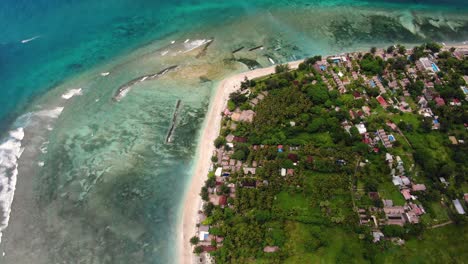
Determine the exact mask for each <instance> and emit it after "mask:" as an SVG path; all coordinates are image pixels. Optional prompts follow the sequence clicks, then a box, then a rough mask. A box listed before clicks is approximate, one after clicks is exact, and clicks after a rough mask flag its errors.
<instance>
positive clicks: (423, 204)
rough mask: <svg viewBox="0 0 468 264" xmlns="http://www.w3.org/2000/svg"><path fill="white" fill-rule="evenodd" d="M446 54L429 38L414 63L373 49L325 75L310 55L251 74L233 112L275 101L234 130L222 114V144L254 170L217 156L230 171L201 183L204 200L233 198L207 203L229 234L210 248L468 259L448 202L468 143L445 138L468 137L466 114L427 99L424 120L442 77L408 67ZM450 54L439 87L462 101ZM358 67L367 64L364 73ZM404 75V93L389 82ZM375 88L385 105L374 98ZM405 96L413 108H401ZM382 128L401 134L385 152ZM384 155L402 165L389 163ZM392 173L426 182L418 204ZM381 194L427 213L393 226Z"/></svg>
mask: <svg viewBox="0 0 468 264" xmlns="http://www.w3.org/2000/svg"><path fill="white" fill-rule="evenodd" d="M440 49H441V47H440V46H438V44H435V43H427V44H424V45H423V46H421V47H417V48H416V49H415V52H414V53H413V57H412V58H411V59H407V56H406V55H407V54H406V48H405V47H403V46H400V45H398V46H396V47H394V46H391V47H389V48H388V49H387V50H386V52H387V53H388V54H392V56H393V58H392V59H389V60H387V61H384V60H383V59H382V58H381V57H379V52H378V50H376V49H373V50H372V52H371V53H367V54H364V55H363V56H362V57H360V55H359V56H358V57H359V59H357V58H356V57H354V58H353V59H352V60H351V64H352V65H354V67H353V69H350V67H348V66H346V65H345V64H344V63H335V62H333V63H330V62H329V64H328V66H327V67H328V69H327V70H326V71H324V72H322V69H320V71H318V70H317V69H318V67H317V64H316V63H317V62H319V61H321V60H322V58H321V57H314V58H310V59H306V60H305V62H304V63H302V64H301V65H299V68H298V69H297V70H294V71H291V70H289V68H288V67H285V66H284V65H278V66H277V67H276V74H274V75H271V76H268V77H264V78H261V79H258V80H254V81H250V80H247V79H246V80H244V82H243V83H242V85H241V86H242V89H241V91H238V92H235V93H233V94H232V95H231V97H230V101H229V104H228V108H229V109H230V110H235V109H236V108H239V110H242V109H247V108H245V107H244V106H245V105H246V104H249V102H252V100H254V99H257V98H258V97H257V96H258V95H259V94H261V95H264V94H267V96H264V98H262V99H261V100H257V101H256V104H255V105H254V106H250V107H249V108H248V109H252V110H253V111H254V112H255V117H254V120H253V122H251V123H249V122H238V123H236V128H235V129H234V128H232V129H231V127H230V125H229V127H228V125H227V124H231V122H233V121H231V120H229V117H225V120H224V121H223V122H224V123H223V124H224V125H225V126H224V127H223V128H222V129H223V132H222V136H220V137H219V138H218V139H216V141H215V146H216V147H217V148H218V149H220V151H225V152H224V153H226V152H229V158H231V159H234V160H236V162H237V161H239V162H242V163H243V168H244V169H249V170H250V169H252V168H253V167H254V169H255V172H254V173H251V172H249V173H244V171H243V170H242V169H240V170H235V169H230V167H229V166H227V165H226V163H224V164H223V165H221V161H218V160H217V158H216V159H213V160H212V161H213V163H215V164H216V165H217V166H220V167H221V166H223V171H226V170H227V171H229V177H222V178H223V179H219V178H221V177H217V178H216V177H211V178H209V179H208V180H207V182H206V184H205V187H204V188H202V190H201V196H202V198H203V200H205V201H213V200H216V199H210V196H211V195H214V196H216V195H218V196H219V195H226V196H229V198H228V204H227V205H223V206H221V205H220V206H215V205H214V204H213V203H211V202H208V203H206V204H205V206H204V213H205V214H206V216H207V217H208V218H207V220H205V222H203V224H209V225H210V234H214V235H216V236H219V237H222V238H224V240H223V242H222V246H219V247H217V248H216V250H215V251H214V252H211V253H210V254H212V255H213V256H214V257H215V260H216V263H395V262H402V263H431V262H434V263H463V261H464V260H466V259H467V258H468V253H467V252H466V250H464V241H466V240H467V239H468V232H466V231H467V230H466V229H467V228H468V227H467V220H466V217H465V216H460V215H458V214H457V213H456V211H455V210H454V208H453V205H452V204H451V200H453V199H463V193H464V192H467V189H468V182H467V177H466V171H467V165H468V163H467V159H466V153H468V149H467V145H466V144H456V145H454V144H452V143H451V142H450V141H449V139H448V135H454V136H456V138H457V139H460V140H468V137H467V136H466V129H465V127H464V123H468V115H467V113H468V111H467V110H468V109H467V106H466V105H465V104H464V105H462V106H459V107H458V108H457V107H453V106H451V105H448V104H446V105H443V106H435V103H434V102H430V103H428V105H429V106H428V107H430V109H431V111H432V112H433V115H432V116H430V117H423V116H422V115H421V114H420V113H418V110H419V108H420V107H421V106H420V105H419V104H420V102H419V98H420V96H421V95H422V93H423V90H425V89H428V88H427V86H428V82H431V83H432V82H436V80H435V78H436V77H435V76H434V75H428V74H427V73H425V72H420V71H417V70H415V71H414V73H413V74H412V75H411V76H410V74H409V73H408V70H407V69H408V68H416V66H415V61H416V60H417V59H419V58H420V57H422V56H427V55H428V53H434V52H438V51H440ZM442 52H444V51H442ZM442 52H441V53H442ZM374 54H376V55H374ZM380 54H381V53H380ZM452 59H453V58H452V57H451V54H450V56H449V55H447V54H442V57H441V58H439V61H438V62H437V63H438V65H439V67H440V68H441V69H443V72H444V73H443V74H441V76H438V77H437V78H440V80H441V81H440V82H439V84H436V85H435V86H434V89H435V90H434V91H435V92H438V94H437V95H438V96H442V97H444V98H445V99H446V100H450V99H452V98H458V96H460V94H459V92H458V91H456V90H457V87H459V86H460V84H461V81H462V80H461V79H460V76H462V75H463V74H467V73H466V69H467V68H465V64H466V63H467V59H465V60H457V62H454V61H452ZM351 71H359V76H358V78H354V77H352V74H351ZM338 72H341V73H344V74H343V76H342V77H339V78H340V80H341V81H343V82H344V81H345V80H347V81H348V83H347V84H346V85H345V87H346V90H345V91H343V90H341V91H338V90H337V89H336V88H337V86H339V84H338V83H336V86H335V84H334V82H336V78H338V77H336V76H333V75H336V74H337V73H338ZM362 74H365V75H368V76H369V77H372V80H374V81H375V80H378V81H376V82H379V83H380V84H381V86H382V87H384V88H382V89H385V90H386V91H387V92H381V90H379V88H378V87H371V86H370V84H369V83H368V81H364V76H362ZM374 77H376V78H374ZM369 79H370V78H367V80H369ZM403 79H408V82H407V83H406V87H405V88H403V87H402V86H401V82H398V83H397V87H396V88H394V89H390V88H389V83H390V82H393V81H395V82H396V81H401V80H403ZM324 80H327V81H324ZM330 83H332V84H330ZM247 89H248V90H249V91H246V90H247ZM458 90H459V89H458ZM264 92H267V93H264ZM379 94H381V95H382V97H384V98H385V99H386V101H387V102H388V103H389V104H390V106H389V107H387V108H384V107H382V106H381V105H380V104H379V103H378V102H377V100H376V98H375V97H377V96H378V95H379ZM402 101H404V102H405V103H406V104H407V106H406V107H407V108H404V107H400V105H399V104H400V102H402ZM366 108H368V111H369V112H368V113H366V112H365V111H366ZM434 116H437V117H438V122H439V125H440V127H437V128H438V129H434V128H435V122H434V119H435V117H434ZM363 127H364V128H366V130H365V131H364V132H363V131H362V128H363ZM378 130H384V132H385V133H386V134H387V135H392V136H393V138H394V139H395V140H396V141H394V142H392V143H391V146H390V147H389V146H387V147H386V146H385V145H384V142H383V140H382V139H381V138H379V136H378V133H376V131H378ZM366 131H367V132H366ZM229 134H232V135H231V136H236V137H237V138H238V139H239V138H240V139H242V140H237V141H241V142H237V141H234V142H233V144H234V148H233V149H230V148H227V147H226V146H225V145H226V138H229V137H228V135H229ZM387 153H388V154H389V155H390V154H391V155H390V156H391V157H392V159H393V157H395V159H398V161H397V160H395V161H390V162H389V161H388V160H387V158H388V155H386V154H387ZM224 160H225V159H224V158H223V161H224ZM397 162H398V167H397V166H396V163H397ZM389 163H391V164H393V165H389ZM254 164H255V165H254ZM226 166H227V167H228V169H226V168H224V167H226ZM395 175H397V176H398V177H397V178H398V179H400V180H403V178H406V179H407V180H411V183H409V184H404V185H405V187H401V188H403V189H408V190H410V187H411V185H412V186H415V185H416V183H417V184H424V185H425V187H426V188H427V189H426V190H425V191H417V192H416V191H414V192H413V190H411V192H412V193H411V194H412V195H413V196H415V198H416V196H417V199H415V200H411V201H407V200H405V198H404V196H403V195H402V193H401V192H400V189H399V187H398V186H395V183H394V182H392V180H394V178H392V176H395ZM400 176H405V177H401V178H400ZM440 177H444V178H445V179H446V180H447V182H448V186H446V185H444V184H442V183H441V181H440ZM228 184H229V186H231V187H229V188H228V187H227V186H228ZM406 185H407V186H406ZM232 186H235V191H234V193H233V191H232V190H231V189H232V188H233V187H232ZM215 198H217V196H216V197H215ZM407 199H409V198H407ZM383 200H392V202H393V206H394V208H397V209H398V208H403V206H405V208H404V210H406V211H405V212H409V211H410V210H409V209H408V208H409V207H410V204H409V202H411V206H414V205H415V206H418V208H424V212H422V213H421V214H422V216H420V217H419V218H418V219H419V220H418V222H412V223H409V222H410V220H405V222H403V223H402V224H401V225H402V226H400V225H398V224H394V225H390V224H388V222H390V221H389V219H388V218H387V216H386V212H385V211H384V209H383V208H384V202H388V201H383ZM385 206H387V207H386V208H388V207H392V206H388V205H385ZM395 210H396V209H395ZM411 210H413V209H411ZM411 212H413V211H411ZM371 216H372V217H374V220H375V221H376V222H378V226H375V224H374V220H372V217H371ZM362 220H367V222H365V221H362ZM449 221H450V222H449ZM441 224H446V225H445V226H438V225H441ZM376 230H380V231H381V232H382V233H383V234H384V235H385V239H382V240H380V241H379V242H378V243H374V241H373V239H374V237H373V236H372V231H376ZM399 239H404V240H405V241H406V243H404V244H400V243H399V241H400V240H399ZM194 244H195V243H194ZM213 244H214V245H216V243H213ZM195 249H197V248H195ZM265 251H267V252H265ZM269 251H271V252H269Z"/></svg>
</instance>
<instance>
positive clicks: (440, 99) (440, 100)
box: [434, 96, 445, 106]
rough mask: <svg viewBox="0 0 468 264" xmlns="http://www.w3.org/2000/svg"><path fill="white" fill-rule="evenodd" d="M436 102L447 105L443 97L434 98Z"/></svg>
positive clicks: (439, 104)
mask: <svg viewBox="0 0 468 264" xmlns="http://www.w3.org/2000/svg"><path fill="white" fill-rule="evenodd" d="M434 101H435V103H436V105H437V106H444V105H445V101H444V99H443V98H442V97H440V96H438V97H436V98H435V99H434Z"/></svg>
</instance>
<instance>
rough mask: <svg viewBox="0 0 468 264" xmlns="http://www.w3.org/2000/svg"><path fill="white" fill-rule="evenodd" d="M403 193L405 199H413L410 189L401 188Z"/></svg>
mask: <svg viewBox="0 0 468 264" xmlns="http://www.w3.org/2000/svg"><path fill="white" fill-rule="evenodd" d="M401 194H403V197H404V198H405V200H410V199H411V193H410V190H409V189H403V190H401Z"/></svg>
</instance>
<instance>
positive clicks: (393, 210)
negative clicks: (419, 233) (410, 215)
mask: <svg viewBox="0 0 468 264" xmlns="http://www.w3.org/2000/svg"><path fill="white" fill-rule="evenodd" d="M384 213H385V217H386V224H387V225H399V226H403V225H405V223H406V219H405V218H404V216H403V214H404V213H405V208H404V207H403V206H392V207H384Z"/></svg>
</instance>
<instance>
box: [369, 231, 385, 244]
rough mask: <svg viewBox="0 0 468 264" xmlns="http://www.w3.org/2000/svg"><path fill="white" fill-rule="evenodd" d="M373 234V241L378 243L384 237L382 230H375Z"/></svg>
mask: <svg viewBox="0 0 468 264" xmlns="http://www.w3.org/2000/svg"><path fill="white" fill-rule="evenodd" d="M372 236H373V237H374V239H373V242H374V243H377V242H379V241H380V239H382V238H384V234H383V233H382V232H380V231H374V232H372Z"/></svg>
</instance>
